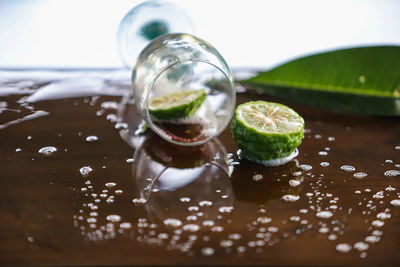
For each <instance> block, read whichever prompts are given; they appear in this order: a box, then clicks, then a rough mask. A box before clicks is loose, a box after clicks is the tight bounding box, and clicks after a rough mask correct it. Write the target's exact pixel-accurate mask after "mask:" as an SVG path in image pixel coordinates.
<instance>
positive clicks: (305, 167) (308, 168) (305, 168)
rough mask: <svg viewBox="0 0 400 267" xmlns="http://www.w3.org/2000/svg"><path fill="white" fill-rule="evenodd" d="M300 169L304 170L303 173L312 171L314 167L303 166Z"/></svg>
mask: <svg viewBox="0 0 400 267" xmlns="http://www.w3.org/2000/svg"><path fill="white" fill-rule="evenodd" d="M299 168H300V169H302V170H303V171H310V170H311V169H312V166H311V165H307V164H301V165H300V166H299Z"/></svg>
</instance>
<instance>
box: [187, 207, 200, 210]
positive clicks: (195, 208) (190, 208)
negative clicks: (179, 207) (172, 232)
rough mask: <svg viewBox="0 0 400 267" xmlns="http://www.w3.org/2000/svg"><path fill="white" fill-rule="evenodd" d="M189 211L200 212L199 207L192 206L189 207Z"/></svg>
mask: <svg viewBox="0 0 400 267" xmlns="http://www.w3.org/2000/svg"><path fill="white" fill-rule="evenodd" d="M188 210H189V211H198V210H199V207H197V206H190V207H188Z"/></svg>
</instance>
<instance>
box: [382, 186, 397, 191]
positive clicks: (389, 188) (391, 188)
mask: <svg viewBox="0 0 400 267" xmlns="http://www.w3.org/2000/svg"><path fill="white" fill-rule="evenodd" d="M385 190H386V191H395V190H396V188H394V187H393V186H391V185H389V186H388V187H386V188H385Z"/></svg>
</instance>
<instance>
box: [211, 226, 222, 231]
mask: <svg viewBox="0 0 400 267" xmlns="http://www.w3.org/2000/svg"><path fill="white" fill-rule="evenodd" d="M223 230H224V228H223V227H222V226H214V227H213V228H211V231H213V232H222V231H223Z"/></svg>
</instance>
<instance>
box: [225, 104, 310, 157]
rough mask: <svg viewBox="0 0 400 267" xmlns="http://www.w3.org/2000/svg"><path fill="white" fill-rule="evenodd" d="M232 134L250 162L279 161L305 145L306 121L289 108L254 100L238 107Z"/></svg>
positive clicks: (232, 125) (233, 121)
mask: <svg viewBox="0 0 400 267" xmlns="http://www.w3.org/2000/svg"><path fill="white" fill-rule="evenodd" d="M231 132H232V136H233V138H234V139H235V141H236V143H237V144H238V146H239V148H240V149H241V150H242V152H243V156H245V157H247V158H248V159H251V160H255V161H265V160H271V159H278V158H284V157H288V156H289V155H291V154H292V153H293V152H294V151H295V149H296V148H297V147H298V146H299V145H300V144H301V140H302V139H303V137H304V120H303V118H302V117H300V115H299V114H297V113H296V112H295V111H294V110H293V109H291V108H289V107H287V106H285V105H282V104H278V103H273V102H265V101H250V102H247V103H244V104H241V105H239V106H238V107H237V108H236V110H235V114H234V116H233V120H232V124H231Z"/></svg>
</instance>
